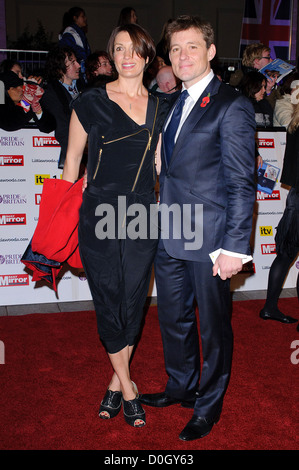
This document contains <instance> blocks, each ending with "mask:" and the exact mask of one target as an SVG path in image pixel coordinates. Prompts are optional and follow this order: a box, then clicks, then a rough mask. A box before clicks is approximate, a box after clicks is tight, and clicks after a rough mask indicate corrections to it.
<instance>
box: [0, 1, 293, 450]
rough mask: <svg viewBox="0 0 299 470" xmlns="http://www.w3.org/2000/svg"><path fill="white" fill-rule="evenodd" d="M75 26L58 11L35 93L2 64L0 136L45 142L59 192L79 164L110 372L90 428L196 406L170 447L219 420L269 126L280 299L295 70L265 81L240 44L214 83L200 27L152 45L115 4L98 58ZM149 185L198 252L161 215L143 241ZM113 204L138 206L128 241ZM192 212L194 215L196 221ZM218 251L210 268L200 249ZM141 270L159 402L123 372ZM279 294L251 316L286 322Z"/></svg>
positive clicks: (181, 22) (256, 58) (151, 197)
mask: <svg viewBox="0 0 299 470" xmlns="http://www.w3.org/2000/svg"><path fill="white" fill-rule="evenodd" d="M86 25H87V18H86V14H85V12H84V11H83V10H82V9H81V8H72V9H70V10H69V11H68V12H67V14H66V15H65V16H64V19H63V29H62V31H61V35H60V39H59V42H58V44H57V45H56V47H55V48H54V49H53V50H51V51H49V54H48V57H47V64H46V69H45V70H46V76H45V77H43V78H44V83H45V86H44V87H43V86H41V85H42V82H41V79H40V77H36V76H33V77H28V79H26V80H24V77H22V75H21V69H20V68H19V64H16V63H14V64H12V63H11V64H6V66H7V67H8V69H9V70H3V73H2V74H1V75H0V79H1V80H3V82H4V84H5V89H6V91H7V94H6V95H7V96H6V102H5V104H4V105H1V107H2V111H1V114H0V127H2V128H3V129H5V130H16V129H18V128H21V127H23V126H24V124H26V123H27V122H29V121H30V120H31V119H33V120H34V122H35V123H36V124H37V125H38V127H39V129H40V130H41V131H43V132H51V131H53V130H54V131H55V135H56V138H57V140H58V141H59V143H60V145H61V153H60V158H59V163H58V166H59V168H61V169H63V174H62V179H63V180H64V181H67V182H69V183H70V184H78V179H79V178H80V177H81V176H82V175H83V169H84V168H86V171H85V176H84V177H83V178H81V179H80V180H79V182H80V184H82V185H83V188H82V189H83V202H82V206H81V209H80V217H79V228H78V234H79V248H80V255H81V259H82V263H83V267H84V270H85V273H86V276H87V280H88V283H89V286H90V290H91V293H92V297H93V301H94V306H95V311H96V317H97V326H98V332H99V337H100V339H101V341H102V343H103V345H104V347H105V350H106V351H107V354H108V357H109V359H110V362H111V366H112V378H111V381H110V383H109V384H108V387H107V389H106V393H105V395H104V397H103V400H102V401H101V404H100V409H99V416H100V418H102V419H106V420H107V419H113V418H114V417H116V416H117V415H118V413H119V412H120V410H121V408H123V413H124V419H125V421H126V422H127V423H128V424H129V425H130V426H133V427H136V428H139V427H142V426H144V425H145V424H146V416H145V410H144V408H143V405H144V406H154V407H165V406H171V405H173V404H177V403H180V404H182V406H183V407H189V408H193V409H194V414H193V417H192V419H191V420H190V421H189V422H188V423H187V425H186V427H185V428H184V429H183V430H182V432H181V433H180V435H179V437H180V439H181V440H183V441H190V440H194V439H199V438H202V437H204V436H206V435H207V434H208V433H209V432H210V431H211V430H212V428H213V426H214V424H215V423H217V421H218V420H219V418H220V415H221V410H222V406H223V400H224V396H225V392H226V389H227V386H228V382H229V376H230V369H231V361H232V348H233V335H232V329H231V322H230V279H231V277H232V276H233V275H235V274H237V273H238V272H239V271H241V269H242V265H243V261H244V260H246V259H247V257H248V256H249V255H250V235H251V230H252V216H253V205H254V201H255V171H256V158H255V157H257V156H258V155H257V152H256V147H255V133H256V129H257V128H259V127H263V128H270V127H272V126H273V124H274V123H275V125H278V126H281V127H284V128H285V129H286V130H287V134H288V139H287V155H288V159H287V160H288V169H285V168H284V170H283V178H284V179H283V181H284V182H285V183H286V184H289V185H290V186H291V187H292V189H291V191H290V197H289V198H288V203H287V208H286V215H284V217H283V222H282V224H281V226H282V228H281V229H280V230H279V234H278V237H279V255H278V257H280V259H281V262H280V263H276V264H277V265H278V264H279V266H281V265H282V266H283V267H282V268H278V267H276V273H277V272H278V271H279V279H280V281H279V286H280V289H281V285H282V283H283V280H284V277H285V276H286V273H287V269H288V267H289V265H290V264H291V262H292V261H293V259H294V257H295V256H296V255H297V253H298V250H299V223H298V210H299V209H298V207H299V202H298V185H299V173H298V165H297V161H298V154H299V152H298V144H297V141H298V138H299V129H298V126H299V118H298V116H299V112H298V104H297V102H296V101H295V99H294V98H292V96H295V95H294V92H295V91H296V90H297V88H298V85H299V81H298V74H297V72H294V73H293V74H292V75H290V76H288V78H287V80H286V81H285V85H284V84H282V85H281V84H279V86H277V84H276V82H275V79H267V78H266V77H265V76H264V75H262V74H261V73H260V72H259V70H260V69H261V68H262V67H263V66H264V65H265V64H267V63H269V62H270V61H271V60H272V59H271V55H270V49H269V48H268V47H266V46H265V45H263V44H255V45H250V46H248V48H246V49H245V52H244V55H243V67H242V69H240V71H239V73H238V74H235V75H234V76H232V77H231V80H230V83H229V84H227V83H224V81H223V79H222V77H221V70H220V72H219V69H218V68H217V69H216V67H215V68H214V71H213V63H214V60H215V57H216V47H215V38H214V31H213V29H212V27H211V25H210V24H209V23H208V22H206V21H203V20H201V19H200V18H198V17H192V16H188V15H184V16H180V17H179V18H177V19H175V20H169V21H168V22H167V23H166V24H165V28H163V33H162V36H161V40H160V42H159V44H158V45H157V48H156V47H155V44H154V42H153V40H152V38H151V37H150V35H149V33H148V32H147V31H145V29H144V28H143V27H142V26H140V25H139V24H138V19H137V13H136V11H135V10H134V9H133V8H126V9H124V10H123V11H122V12H121V14H120V17H119V21H118V23H117V26H116V28H115V29H114V30H113V32H112V34H111V36H110V38H109V41H108V47H107V52H105V51H102V50H96V51H94V52H92V51H91V50H90V46H89V44H88V40H87V36H86ZM2 65H3V64H2ZM216 70H217V71H216ZM30 87H31V88H30ZM17 91H18V94H17ZM8 111H9V113H8ZM21 114H22V118H21V117H19V115H21ZM8 116H9V119H8ZM13 116H16V118H15V121H14V118H13ZM207 157H208V158H207ZM82 163H83V167H82ZM155 164H156V169H155ZM157 174H160V176H159V178H160V204H161V205H162V206H163V204H165V205H167V206H168V207H170V206H172V205H174V204H178V205H179V206H180V207H181V208H183V206H184V205H185V204H189V206H190V207H191V211H192V213H191V216H190V217H191V221H190V223H191V226H192V227H196V225H197V224H198V217H199V218H200V220H201V228H202V233H201V236H202V238H201V239H200V240H195V241H197V242H198V245H197V246H196V249H195V248H192V247H190V245H192V243H190V239H188V238H187V235H186V233H185V232H184V233H183V234H180V235H181V236H180V237H178V236H177V230H178V227H177V226H176V223H175V220H174V219H171V220H167V221H165V220H164V218H165V217H167V214H166V213H163V212H161V213H160V229H161V234H160V237H158V238H155V237H152V236H150V234H152V233H154V231H155V222H156V219H155V220H154V221H153V220H152V219H151V218H148V216H149V213H150V209H149V208H150V207H151V205H153V204H154V205H155V203H156V199H155V191H154V188H155V183H156V175H157ZM76 182H77V183H76ZM120 196H122V197H125V198H126V203H125V204H126V207H125V213H126V214H127V212H126V211H127V209H128V208H129V207H130V205H131V204H132V205H133V204H141V205H142V206H143V207H144V208H146V214H147V216H146V220H143V222H144V224H145V226H146V227H147V228H146V233H143V236H142V237H140V236H137V237H130V236H129V230H128V229H129V225H130V222H131V221H132V218H130V217H129V216H127V217H124V214H123V213H122V212H121V208H120V207H119V206H118V198H119V197H120ZM101 205H104V206H105V207H107V205H109V207H113V209H114V215H115V217H116V219H115V220H117V221H118V220H119V219H121V220H123V224H120V225H119V224H117V223H116V224H115V225H114V228H115V227H116V231H117V233H116V234H115V233H114V234H113V236H111V237H110V236H109V234H107V233H106V232H105V233H104V235H106V236H103V233H100V234H99V231H97V230H99V226H100V225H101V224H100V223H99V220H100V221H102V223H103V227H104V226H105V223H104V222H105V215H104V214H103V213H102V214H100V213H99V211H98V208H99V207H101ZM199 206H200V207H201V208H202V213H201V214H199V213H197V212H196V211H197V208H198V207H199ZM120 212H121V213H120ZM127 215H128V214H127ZM130 215H132V214H130ZM99 216H102V219H101V218H99ZM164 222H165V225H164ZM185 222H186V221H185ZM152 224H153V225H152ZM96 226H97V230H95V227H96ZM165 226H168V228H169V233H168V236H167V237H164V236H163V235H164V233H163V227H165ZM195 233H196V230H195ZM198 236H199V237H200V235H199V234H198ZM186 247H190V248H186ZM216 250H219V252H218V253H217V255H216V257H215V260H214V265H213V263H212V261H211V259H210V254H211V253H214V252H215V251H216ZM153 263H154V265H155V278H156V284H157V303H158V313H159V322H160V327H161V333H162V340H163V348H164V358H165V367H166V371H167V374H168V377H169V379H168V382H167V384H166V386H165V390H164V391H163V392H157V393H147V394H139V392H138V390H137V386H136V385H135V383H134V382H133V381H132V380H131V373H130V362H131V358H132V354H133V351H134V347H135V345H136V342H137V337H138V335H139V332H140V328H141V323H142V316H143V306H144V303H145V299H146V295H147V292H148V285H149V279H150V274H151V268H152V265H153ZM277 276H278V274H276V275H275V276H274V275H273V276H270V277H271V279H270V278H269V291H270V284H271V283H272V282H274V283H275V285H276V287H277V280H276V279H277ZM272 277H273V278H274V277H275V280H274V281H272ZM280 289H276V293H275V296H274V297H275V301H273V299H272V300H271V302H268V303H267V305H266V306H265V308H264V309H263V311H262V312H261V313H260V316H261V318H263V319H272V320H278V321H281V322H283V323H291V322H293V321H297V320H296V319H292V318H291V317H289V316H287V315H284V314H283V313H282V312H280V311H279V310H278V307H277V300H278V297H279V293H280ZM277 290H278V295H277ZM298 294H299V292H298ZM272 297H273V296H272ZM194 299H195V300H196V303H197V305H198V310H199V322H200V335H199V333H198V330H197V324H196V313H195V310H194ZM275 302H276V303H275ZM200 343H201V348H200ZM200 349H202V356H203V357H202V361H203V362H202V365H201V358H200Z"/></svg>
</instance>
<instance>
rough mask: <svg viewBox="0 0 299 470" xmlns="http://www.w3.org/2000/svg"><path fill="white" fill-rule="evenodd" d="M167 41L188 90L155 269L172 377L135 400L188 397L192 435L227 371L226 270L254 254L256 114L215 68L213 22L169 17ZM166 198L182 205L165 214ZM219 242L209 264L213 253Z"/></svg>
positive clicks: (166, 181) (212, 414) (163, 181)
mask: <svg viewBox="0 0 299 470" xmlns="http://www.w3.org/2000/svg"><path fill="white" fill-rule="evenodd" d="M168 41H169V51H170V53H169V56H170V60H171V63H172V67H173V71H174V74H175V75H176V76H177V77H178V78H179V79H180V80H182V82H183V86H182V93H181V96H183V94H185V90H187V92H188V94H187V97H186V101H185V103H184V107H183V110H182V114H181V119H180V121H179V122H180V123H179V126H178V129H177V131H176V132H175V133H174V135H175V139H174V140H175V145H174V148H173V150H171V149H170V150H169V146H170V140H171V139H170V137H169V134H170V133H171V129H172V127H173V126H172V124H173V122H174V121H175V115H176V112H177V108H176V104H175V105H174V107H173V108H172V110H171V112H170V114H169V117H168V119H166V122H165V126H164V130H163V145H162V155H161V158H162V169H161V175H160V216H161V239H160V241H159V246H158V252H157V256H156V262H155V277H156V284H157V300H158V312H159V321H160V327H161V333H162V339H163V347H164V357H165V366H166V371H167V374H168V376H169V379H168V382H167V385H166V389H165V391H164V392H162V393H154V394H143V395H141V398H140V401H141V402H142V403H143V404H145V405H149V406H156V407H164V406H169V405H172V404H175V403H181V404H182V406H186V407H194V414H193V417H192V419H191V421H190V422H189V423H188V424H187V426H186V427H185V428H184V429H183V431H182V432H181V434H180V436H179V437H180V439H181V440H193V439H198V438H201V437H203V436H205V435H207V434H208V433H209V432H210V431H211V429H212V427H213V425H214V424H215V423H216V422H217V421H218V419H219V417H220V413H221V410H222V403H223V398H224V394H225V391H226V388H227V385H228V381H229V376H230V369H231V360H232V346H233V338H232V329H231V322H230V305H231V302H230V278H231V276H232V275H234V274H237V273H238V272H239V271H240V270H241V269H242V263H243V262H244V260H246V258H247V256H248V255H250V249H249V239H250V234H251V228H252V214H253V204H254V200H255V186H254V167H255V158H254V145H255V141H254V134H255V118H254V111H253V107H252V105H251V103H250V102H249V101H248V100H247V98H245V97H244V96H242V95H241V94H240V93H238V92H236V91H235V90H234V89H232V88H231V87H230V86H228V85H225V84H224V83H221V82H220V80H219V79H218V78H217V77H216V76H214V74H213V71H212V70H211V66H210V61H211V60H212V59H213V57H214V56H215V54H216V48H215V45H214V34H213V30H212V28H211V26H210V25H209V23H206V22H203V21H201V20H200V19H199V18H197V17H189V16H188V17H187V16H183V17H179V18H178V19H177V20H175V21H174V22H172V23H171V24H170V26H169V29H168ZM165 208H168V209H170V208H176V209H178V208H179V209H180V211H178V210H176V211H174V213H173V217H172V218H170V217H169V213H170V210H168V211H167V210H165ZM178 214H179V215H178ZM166 219H167V220H166ZM168 229H169V230H168ZM192 237H193V238H192ZM216 250H220V252H219V253H218V252H216V255H215V262H214V266H213V264H212V261H211V257H210V254H211V253H213V252H215V251H216ZM194 298H195V299H196V301H197V305H198V311H199V324H200V336H201V348H202V356H203V358H202V361H203V363H202V367H201V359H200V353H199V351H200V347H199V336H198V330H197V321H196V315H195V310H194V306H193V302H194Z"/></svg>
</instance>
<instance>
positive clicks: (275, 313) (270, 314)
mask: <svg viewBox="0 0 299 470" xmlns="http://www.w3.org/2000/svg"><path fill="white" fill-rule="evenodd" d="M260 317H261V318H262V319H263V320H276V321H280V322H281V323H296V322H297V321H298V320H297V319H296V318H293V317H290V316H288V315H284V314H283V313H282V312H280V311H279V310H278V309H277V310H276V309H275V310H272V311H270V310H266V309H265V308H263V309H262V310H261V311H260Z"/></svg>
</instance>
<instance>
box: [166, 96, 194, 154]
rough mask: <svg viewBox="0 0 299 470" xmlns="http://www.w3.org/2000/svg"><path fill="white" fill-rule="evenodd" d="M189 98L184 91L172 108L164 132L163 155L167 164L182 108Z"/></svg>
mask: <svg viewBox="0 0 299 470" xmlns="http://www.w3.org/2000/svg"><path fill="white" fill-rule="evenodd" d="M188 96H189V94H188V91H187V90H184V91H183V92H182V93H181V95H180V97H179V99H178V102H177V104H176V107H175V108H174V111H173V113H172V117H171V119H170V121H169V124H168V126H167V129H166V131H165V132H164V144H165V154H166V159H167V162H168V163H169V162H170V159H171V155H172V152H173V148H174V138H175V135H176V132H177V129H178V127H179V123H180V120H181V117H182V112H183V107H184V104H185V100H186V98H187V97H188Z"/></svg>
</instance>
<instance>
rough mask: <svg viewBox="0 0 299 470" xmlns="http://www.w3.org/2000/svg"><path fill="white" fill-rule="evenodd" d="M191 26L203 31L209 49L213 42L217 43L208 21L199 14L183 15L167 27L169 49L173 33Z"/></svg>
mask: <svg viewBox="0 0 299 470" xmlns="http://www.w3.org/2000/svg"><path fill="white" fill-rule="evenodd" d="M190 28H194V29H198V30H199V31H200V32H201V33H202V35H203V37H204V40H205V42H206V45H207V49H209V47H210V46H211V45H212V44H215V35H214V30H213V28H212V26H211V24H210V23H209V22H208V21H205V20H203V19H202V18H200V17H199V16H190V15H181V16H179V17H178V18H176V19H175V20H173V21H172V22H171V23H169V25H168V27H167V32H166V41H167V47H168V50H170V42H171V37H172V35H173V34H174V33H178V32H180V31H186V30H187V29H190Z"/></svg>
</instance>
